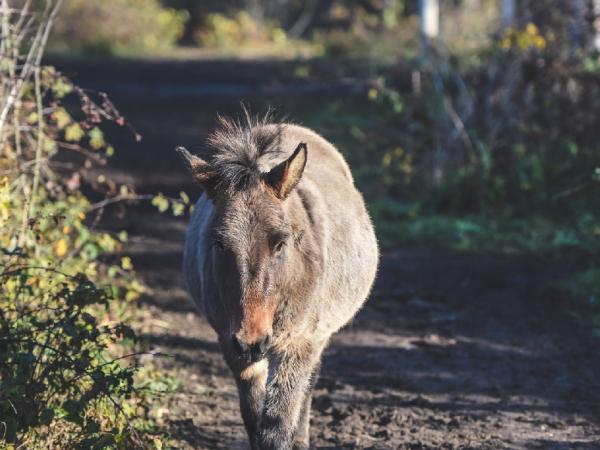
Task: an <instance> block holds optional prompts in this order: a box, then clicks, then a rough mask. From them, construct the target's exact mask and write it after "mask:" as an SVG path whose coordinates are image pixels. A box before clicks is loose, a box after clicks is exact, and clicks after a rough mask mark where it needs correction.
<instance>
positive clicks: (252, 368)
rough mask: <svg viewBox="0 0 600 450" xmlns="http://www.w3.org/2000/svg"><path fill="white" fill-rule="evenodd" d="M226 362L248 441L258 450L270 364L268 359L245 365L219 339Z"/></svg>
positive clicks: (226, 343) (227, 344) (253, 449)
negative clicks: (237, 396)
mask: <svg viewBox="0 0 600 450" xmlns="http://www.w3.org/2000/svg"><path fill="white" fill-rule="evenodd" d="M219 344H220V345H221V350H222V352H223V357H224V358H225V362H227V365H228V366H229V368H230V369H231V371H232V372H233V376H234V378H235V381H236V384H237V388H238V395H239V400H240V412H241V413H242V419H243V421H244V427H245V428H246V431H247V433H248V440H249V442H250V447H251V448H252V450H257V449H258V448H259V447H258V446H257V433H258V423H259V421H260V414H261V411H262V408H263V401H264V397H265V385H266V383H267V373H268V370H269V363H268V361H267V360H266V359H263V360H261V361H258V362H255V363H252V364H250V365H248V364H246V363H243V362H242V361H240V359H239V358H238V357H237V355H236V354H235V353H234V352H233V351H232V349H231V348H230V343H229V342H228V341H225V342H224V341H222V340H220V339H219Z"/></svg>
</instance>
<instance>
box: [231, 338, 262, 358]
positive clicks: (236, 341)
mask: <svg viewBox="0 0 600 450" xmlns="http://www.w3.org/2000/svg"><path fill="white" fill-rule="evenodd" d="M232 340H233V349H234V350H235V351H236V353H237V354H238V356H239V357H240V358H241V359H243V360H244V361H245V362H247V363H254V362H257V361H260V360H261V359H263V358H264V357H265V354H266V353H267V350H268V348H269V344H270V343H271V335H269V334H266V335H265V336H263V337H262V338H261V339H259V340H258V341H257V342H255V343H253V344H249V343H247V342H246V341H244V340H243V339H240V338H238V337H237V336H235V335H234V336H233V337H232Z"/></svg>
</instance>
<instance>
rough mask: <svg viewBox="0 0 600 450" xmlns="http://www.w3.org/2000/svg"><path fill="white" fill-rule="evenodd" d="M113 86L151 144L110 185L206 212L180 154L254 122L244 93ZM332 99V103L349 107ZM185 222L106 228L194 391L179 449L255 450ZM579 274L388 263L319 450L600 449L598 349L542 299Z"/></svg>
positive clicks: (322, 412)
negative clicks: (186, 276)
mask: <svg viewBox="0 0 600 450" xmlns="http://www.w3.org/2000/svg"><path fill="white" fill-rule="evenodd" d="M132 64H135V63H132ZM157 64H161V67H162V68H163V69H164V65H165V64H168V62H164V61H163V62H160V63H157ZM244 64H246V65H247V64H251V62H246V63H244ZM265 70H266V69H265ZM71 71H73V69H72V68H71ZM240 71H241V72H244V70H243V67H241V68H240ZM166 72H168V70H167V71H166ZM201 75H202V74H198V75H197V77H196V78H194V81H193V82H194V83H196V84H197V83H198V82H199V81H198V80H201V79H202V76H201ZM189 76H190V77H192V76H193V75H189ZM98 77H100V75H98ZM79 81H80V82H81V83H82V84H83V85H84V86H85V85H86V83H88V84H89V85H95V84H98V80H97V79H91V80H90V79H80V80H79ZM122 81H123V83H125V82H127V81H128V80H122ZM136 82H137V83H140V84H143V77H142V78H140V79H138V80H137V81H136ZM111 83H116V81H114V80H111V81H110V82H106V83H105V84H104V85H103V88H104V89H105V90H107V91H108V93H109V94H113V100H114V101H115V103H116V104H117V106H119V107H121V109H122V110H123V112H124V113H125V115H126V117H127V118H128V119H129V120H130V121H131V122H132V123H133V124H134V126H135V127H136V128H137V129H138V131H139V132H141V133H142V134H143V135H144V140H143V141H142V142H141V143H140V144H136V143H135V142H134V140H133V139H132V138H131V136H129V134H128V133H127V132H126V131H125V130H122V129H118V128H116V127H115V128H114V129H112V130H111V131H110V137H111V139H112V140H113V141H114V142H115V144H116V145H115V146H116V148H117V155H116V157H115V158H114V159H113V161H112V162H111V163H110V167H109V168H108V169H107V170H106V172H108V173H109V175H110V176H112V177H113V178H115V179H116V180H117V181H119V182H128V183H130V184H132V185H135V187H136V189H137V190H138V192H157V191H162V192H165V193H167V194H170V195H177V193H178V192H179V191H181V190H185V191H186V192H188V193H189V194H190V196H191V197H192V198H195V197H196V196H197V195H198V193H199V189H198V188H197V187H196V186H194V185H193V183H191V181H190V180H189V177H188V176H187V174H186V173H185V171H184V170H183V168H182V167H181V165H180V163H179V162H178V161H177V158H176V155H175V154H174V152H173V151H172V149H173V148H174V147H175V146H176V145H179V144H184V145H188V146H189V148H190V149H191V150H193V149H194V148H198V147H199V146H200V145H201V143H202V139H203V138H204V136H205V135H206V132H207V131H208V130H209V129H210V128H211V127H212V126H213V124H214V118H215V116H216V112H221V113H228V112H231V111H236V110H239V96H238V95H237V94H236V93H235V89H234V90H233V93H232V92H231V91H228V90H219V91H218V92H216V93H215V92H212V91H211V89H210V88H207V91H206V92H204V91H202V90H200V91H198V90H196V91H194V92H196V94H193V95H192V94H190V95H185V96H179V97H176V98H174V97H172V96H169V94H168V91H169V89H167V94H165V91H164V90H162V91H161V90H160V84H157V82H156V80H153V81H152V83H153V84H152V85H146V86H145V87H144V89H145V90H144V91H143V92H147V94H146V95H128V90H127V89H123V86H124V85H123V84H120V85H119V86H120V87H119V86H117V85H115V89H114V92H113V91H111ZM125 86H126V85H125ZM330 87H331V92H330V93H329V94H327V95H332V96H335V95H339V94H338V93H336V92H337V91H336V89H335V84H333V85H331V86H330ZM338 87H339V86H338ZM253 89H254V88H253ZM255 89H257V91H256V93H255V94H254V97H252V98H253V99H254V101H255V104H258V105H259V108H260V107H262V106H264V105H265V104H266V103H270V102H275V103H276V104H279V105H284V106H285V105H286V104H288V103H289V104H294V107H296V105H295V104H296V103H297V102H300V101H301V100H300V98H299V97H306V94H302V95H298V93H295V94H293V95H290V96H289V97H286V96H285V95H283V94H281V93H279V94H277V96H274V97H272V98H267V99H265V98H264V97H261V96H259V95H256V94H260V86H259V87H255ZM184 91H185V89H184ZM136 92H138V94H139V91H136ZM153 92H155V93H156V95H153V94H152V93H153ZM161 92H162V94H165V95H162V94H161ZM177 92H179V93H181V92H182V90H181V89H179V90H177ZM199 92H200V93H199ZM202 92H204V93H202ZM211 92H212V93H211ZM282 92H283V91H282ZM310 95H313V96H314V95H319V96H322V95H325V94H323V93H322V92H320V93H317V94H314V93H313V94H310ZM302 101H304V102H306V101H307V99H306V98H303V99H302ZM291 109H293V108H291ZM123 212H126V214H124V215H122V214H121V213H123ZM186 221H187V219H186V218H185V217H183V218H181V217H180V218H176V217H170V216H168V215H164V214H162V215H161V214H159V213H158V212H156V211H155V210H154V209H153V208H151V207H150V206H148V205H127V206H120V207H113V208H112V209H111V210H110V211H107V213H106V214H105V217H104V219H103V221H102V223H103V224H104V225H103V226H105V227H107V228H114V229H123V228H124V229H126V230H127V231H128V232H129V235H130V238H131V239H130V243H129V245H128V248H127V252H128V253H129V254H131V255H132V257H133V261H134V265H135V266H136V268H137V272H138V274H139V275H140V277H141V278H142V279H143V280H144V281H145V283H146V284H147V285H148V286H149V287H150V289H151V291H150V293H149V294H148V295H147V296H146V297H145V298H144V299H143V300H142V302H141V304H140V311H141V312H143V313H144V315H145V316H146V317H147V318H148V323H149V325H148V326H147V327H146V328H145V329H144V331H145V337H146V340H147V342H148V345H149V346H150V347H152V348H153V349H155V350H159V351H161V352H164V353H167V354H169V355H170V357H166V358H158V361H157V363H156V364H157V365H158V367H159V368H160V369H161V370H165V371H168V372H169V373H170V374H173V375H175V376H177V377H178V378H179V379H180V380H181V382H182V388H181V390H180V391H179V392H178V393H177V394H175V396H174V397H173V398H172V399H171V400H170V401H168V402H167V401H165V405H164V408H163V410H162V411H161V414H162V415H163V420H164V423H165V426H166V428H167V429H168V430H169V434H170V435H171V437H172V438H174V439H175V440H176V441H177V442H178V445H179V447H180V448H186V449H245V448H247V444H246V437H245V432H244V429H243V426H242V423H241V419H240V415H239V411H238V406H237V392H236V389H235V385H234V382H233V379H232V378H231V376H230V374H229V371H228V369H227V367H226V365H225V363H224V361H223V359H222V357H221V355H220V352H219V349H218V347H217V345H216V341H215V334H214V332H213V331H212V330H211V328H210V327H209V325H208V324H207V322H206V321H205V320H204V319H203V318H202V317H200V316H199V315H198V314H196V312H195V310H194V308H193V306H192V304H191V301H190V300H189V299H188V296H187V294H186V293H185V291H184V289H183V283H182V275H181V271H180V265H181V253H182V244H183V240H184V233H185V227H186ZM569 270H572V268H571V267H570V265H569V264H568V263H567V262H564V261H560V260H556V259H549V258H541V257H532V256H527V257H526V256H505V255H489V254H486V255H481V254H463V253H455V252H450V251H445V250H438V249H434V248H430V247H429V246H428V245H427V244H426V243H421V244H415V245H412V246H410V247H406V248H391V249H385V250H384V252H383V255H382V258H381V265H380V271H379V275H378V278H377V282H376V285H375V288H374V290H373V293H372V295H371V297H370V299H369V300H368V302H367V303H366V305H365V307H364V308H363V309H362V310H361V311H360V313H359V314H358V315H357V316H356V318H355V320H354V321H353V322H352V323H351V324H350V325H348V326H347V327H346V328H345V329H344V330H342V331H341V332H340V333H339V334H337V335H336V336H335V337H334V338H333V339H332V341H331V345H330V346H329V348H328V349H327V351H326V352H325V355H324V358H323V365H322V372H321V376H320V378H319V381H318V384H317V387H316V390H315V393H314V407H313V414H312V421H311V425H312V427H311V439H312V445H313V446H314V448H316V449H553V450H559V449H564V450H567V449H582V450H583V449H586V450H587V449H589V450H591V449H600V358H599V356H600V347H599V346H598V341H597V340H594V338H593V336H591V334H589V333H588V331H586V330H585V329H583V328H581V327H579V326H578V325H576V324H575V323H574V322H573V321H572V320H571V318H570V317H569V316H568V314H566V313H565V309H564V305H563V304H562V302H560V301H557V300H556V299H555V298H553V297H548V296H545V295H543V294H542V293H543V292H544V290H543V288H544V287H545V286H547V285H548V284H549V283H550V282H551V281H553V280H556V279H558V278H559V277H561V276H564V274H565V273H566V272H569Z"/></svg>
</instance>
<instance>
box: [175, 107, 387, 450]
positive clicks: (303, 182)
mask: <svg viewBox="0 0 600 450" xmlns="http://www.w3.org/2000/svg"><path fill="white" fill-rule="evenodd" d="M210 143H211V145H212V147H213V150H212V153H211V154H210V155H209V156H208V158H207V159H206V160H203V159H201V158H198V157H196V156H193V155H191V154H189V153H188V152H187V151H185V150H181V152H182V155H183V156H184V159H185V160H186V164H187V165H188V167H190V170H191V172H192V174H193V175H194V176H195V177H196V179H197V180H198V181H199V182H201V183H202V185H203V186H204V187H205V189H206V193H207V194H206V195H205V196H203V197H202V198H201V199H200V200H199V201H198V204H197V207H196V209H195V211H194V214H193V216H192V220H191V223H190V226H189V229H188V234H187V238H186V246H185V255H184V272H185V277H186V284H187V287H188V290H189V292H190V294H191V296H192V298H193V299H194V301H195V302H196V304H197V305H198V306H199V307H200V309H201V310H202V312H203V313H204V314H205V315H206V317H207V319H208V320H209V322H210V323H211V325H212V326H213V328H214V329H215V330H216V332H217V333H218V335H219V342H220V344H221V348H222V350H223V354H224V357H225V360H226V361H227V363H228V364H229V366H230V367H231V369H232V371H233V374H234V376H235V378H236V381H237V384H238V389H239V394H240V408H241V412H242V417H243V419H244V423H245V425H246V429H247V431H248V435H249V439H250V445H251V446H252V448H253V449H260V450H267V449H279V450H290V449H292V448H307V447H308V436H309V435H308V433H309V417H310V399H311V392H312V386H313V384H314V380H315V379H316V375H317V372H318V366H319V361H320V357H321V353H322V351H323V349H324V348H325V346H326V345H327V342H328V340H329V338H330V336H331V335H332V334H333V333H335V332H336V331H337V330H338V329H339V328H340V327H342V326H343V325H345V324H346V323H347V322H348V321H349V320H351V318H352V317H353V316H354V314H355V313H356V311H358V309H359V308H360V307H361V305H362V304H363V302H364V301H365V299H366V298H367V296H368V293H369V290H370V288H371V285H372V283H373V280H374V277H375V272H376V268H377V261H378V250H377V242H376V239H375V235H374V232H373V227H372V224H371V221H370V219H369V217H368V215H367V212H366V209H365V206H364V203H363V200H362V197H361V195H360V194H359V193H358V191H357V190H356V188H355V187H354V185H353V179H352V175H351V173H350V170H349V168H348V165H347V164H346V162H345V161H344V159H343V157H342V156H341V155H340V153H339V152H338V151H337V150H336V149H335V148H334V147H333V146H332V145H331V144H329V143H328V142H327V141H325V140H324V139H323V138H322V137H321V136H319V135H317V134H316V133H314V132H313V131H311V130H308V129H306V128H302V127H299V126H296V125H291V124H269V123H266V122H264V121H263V122H261V121H256V120H253V119H251V118H250V117H249V116H247V117H246V122H243V123H242V122H233V121H229V120H225V119H222V120H221V125H220V127H219V129H218V130H217V131H216V132H215V133H214V134H213V135H212V137H211V139H210ZM267 346H268V349H267ZM261 358H264V359H261Z"/></svg>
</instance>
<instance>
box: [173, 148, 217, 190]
mask: <svg viewBox="0 0 600 450" xmlns="http://www.w3.org/2000/svg"><path fill="white" fill-rule="evenodd" d="M175 151H176V152H177V153H179V155H180V156H181V158H182V159H183V162H184V163H185V165H186V167H187V168H188V170H189V171H190V173H191V174H192V176H193V177H194V179H195V180H196V181H197V182H198V183H200V184H201V185H202V187H203V188H204V189H205V190H206V191H207V193H208V194H209V195H211V193H212V191H213V189H214V187H215V186H216V184H217V174H216V172H215V171H214V170H213V169H212V167H211V166H210V164H208V163H207V162H206V161H204V160H203V159H202V158H200V157H198V156H196V155H192V154H191V153H190V152H188V151H187V149H185V148H184V147H177V148H176V149H175Z"/></svg>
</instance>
